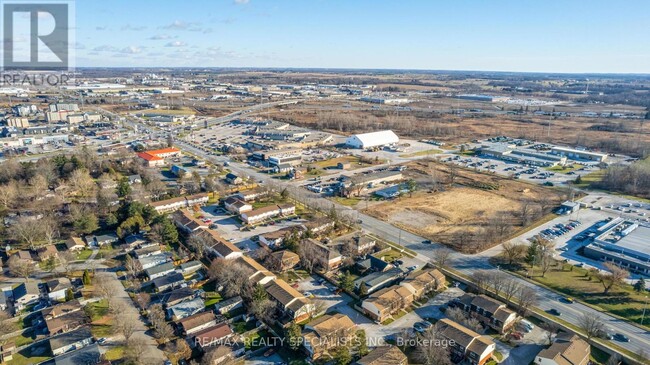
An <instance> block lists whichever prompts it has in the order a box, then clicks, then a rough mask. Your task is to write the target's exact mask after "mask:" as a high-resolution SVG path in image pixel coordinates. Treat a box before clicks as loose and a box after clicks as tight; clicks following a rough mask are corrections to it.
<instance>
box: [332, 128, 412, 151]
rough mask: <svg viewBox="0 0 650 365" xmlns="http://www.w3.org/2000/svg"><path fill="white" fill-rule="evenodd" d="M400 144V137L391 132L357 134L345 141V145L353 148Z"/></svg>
mask: <svg viewBox="0 0 650 365" xmlns="http://www.w3.org/2000/svg"><path fill="white" fill-rule="evenodd" d="M398 142H399V137H398V136H397V134H395V133H394V132H393V131H391V130H386V131H379V132H371V133H362V134H355V135H353V136H350V137H348V139H346V140H345V144H346V145H347V146H350V147H352V148H372V147H381V146H387V145H391V144H395V143H398Z"/></svg>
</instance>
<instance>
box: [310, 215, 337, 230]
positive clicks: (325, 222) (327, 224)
mask: <svg viewBox="0 0 650 365" xmlns="http://www.w3.org/2000/svg"><path fill="white" fill-rule="evenodd" d="M334 225H335V222H334V221H333V220H331V219H329V218H327V217H321V218H317V219H314V220H312V221H309V222H307V223H305V224H304V226H305V228H306V229H307V230H309V231H310V232H311V233H314V234H321V233H324V232H327V231H329V230H330V229H332V228H334Z"/></svg>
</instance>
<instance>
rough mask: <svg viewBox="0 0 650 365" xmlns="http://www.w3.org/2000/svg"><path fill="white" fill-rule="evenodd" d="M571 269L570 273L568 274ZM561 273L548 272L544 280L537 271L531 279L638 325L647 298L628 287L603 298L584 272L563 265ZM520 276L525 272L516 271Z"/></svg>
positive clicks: (612, 290)
mask: <svg viewBox="0 0 650 365" xmlns="http://www.w3.org/2000/svg"><path fill="white" fill-rule="evenodd" d="M570 268H573V269H572V271H569V270H570ZM564 269H565V271H560V270H556V269H552V270H549V271H548V272H547V273H546V275H545V277H541V271H540V270H539V268H536V270H535V271H534V272H533V277H532V278H531V279H532V280H533V281H536V282H538V283H540V284H542V285H545V286H547V287H549V288H551V289H554V290H556V291H558V292H561V293H563V294H566V295H567V296H569V297H572V298H575V299H578V300H581V301H584V302H585V303H587V304H590V305H591V306H593V307H599V308H601V309H602V310H604V311H605V312H609V313H612V314H615V315H618V316H620V317H623V318H625V319H627V320H630V321H634V322H636V323H641V317H642V315H643V308H644V306H645V300H646V298H645V296H644V295H643V294H640V293H637V292H635V291H634V289H633V288H632V286H631V285H627V284H626V285H623V286H621V287H617V288H613V289H611V290H610V292H609V293H608V294H603V285H602V284H601V283H600V282H599V281H598V280H597V279H596V278H591V279H590V277H589V276H587V274H588V271H587V270H586V269H583V268H578V267H574V266H571V265H564ZM526 270H527V268H526ZM519 274H521V275H524V276H525V275H527V271H525V270H522V271H519ZM649 304H650V303H649ZM646 326H647V323H646Z"/></svg>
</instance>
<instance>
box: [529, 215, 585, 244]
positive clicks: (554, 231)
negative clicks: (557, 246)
mask: <svg viewBox="0 0 650 365" xmlns="http://www.w3.org/2000/svg"><path fill="white" fill-rule="evenodd" d="M581 224H582V223H581V222H580V221H577V220H576V221H570V222H569V223H567V224H562V223H558V224H556V225H554V226H553V227H550V228H546V229H545V230H543V231H541V232H540V233H538V234H537V235H536V236H538V237H540V238H542V239H545V240H547V241H552V240H554V239H556V238H558V237H560V236H562V235H565V234H567V233H569V232H570V231H573V230H574V229H576V228H577V227H578V226H580V225H581ZM535 238H536V237H532V238H531V239H530V240H531V241H533V240H534V239H535Z"/></svg>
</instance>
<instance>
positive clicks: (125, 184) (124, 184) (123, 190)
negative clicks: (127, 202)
mask: <svg viewBox="0 0 650 365" xmlns="http://www.w3.org/2000/svg"><path fill="white" fill-rule="evenodd" d="M116 190H117V191H116V192H117V196H119V197H120V198H124V197H126V196H128V195H129V194H131V184H129V179H128V178H127V177H123V178H121V179H120V182H119V183H117V188H116Z"/></svg>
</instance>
